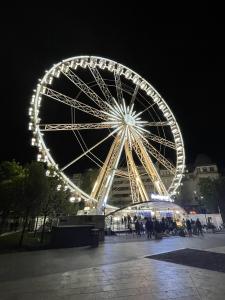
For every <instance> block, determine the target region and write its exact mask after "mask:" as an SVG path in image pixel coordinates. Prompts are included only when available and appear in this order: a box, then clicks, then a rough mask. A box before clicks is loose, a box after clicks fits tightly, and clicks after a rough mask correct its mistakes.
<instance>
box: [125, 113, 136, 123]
mask: <svg viewBox="0 0 225 300" xmlns="http://www.w3.org/2000/svg"><path fill="white" fill-rule="evenodd" d="M123 121H124V123H125V124H126V125H129V126H134V125H135V119H134V117H132V116H131V115H130V114H125V115H124V118H123Z"/></svg>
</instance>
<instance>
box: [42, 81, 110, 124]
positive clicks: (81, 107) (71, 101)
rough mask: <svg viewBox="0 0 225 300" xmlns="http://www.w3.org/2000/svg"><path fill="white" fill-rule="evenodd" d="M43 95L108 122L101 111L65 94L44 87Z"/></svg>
mask: <svg viewBox="0 0 225 300" xmlns="http://www.w3.org/2000/svg"><path fill="white" fill-rule="evenodd" d="M41 93H42V94H43V95H45V96H47V97H49V98H52V99H54V100H56V101H59V102H61V103H64V104H66V105H68V106H70V107H74V108H76V109H78V110H80V111H83V112H85V113H87V114H90V115H93V116H95V117H97V118H100V119H103V120H108V117H107V115H106V114H104V112H103V111H100V110H98V109H96V108H94V107H91V106H89V105H87V104H84V103H82V102H80V101H78V100H76V99H73V98H70V97H68V96H66V95H64V94H61V93H59V92H56V91H54V90H52V89H50V88H47V87H44V86H43V87H42V90H41Z"/></svg>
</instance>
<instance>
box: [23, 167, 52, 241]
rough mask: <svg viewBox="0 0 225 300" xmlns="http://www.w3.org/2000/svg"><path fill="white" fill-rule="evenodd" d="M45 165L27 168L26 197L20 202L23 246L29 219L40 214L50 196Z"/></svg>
mask: <svg viewBox="0 0 225 300" xmlns="http://www.w3.org/2000/svg"><path fill="white" fill-rule="evenodd" d="M45 173H46V170H45V166H44V164H43V163H40V162H31V163H30V164H28V165H27V166H26V176H25V180H24V195H23V198H22V199H21V202H20V214H21V216H23V218H24V222H23V229H22V233H21V237H20V241H19V246H22V243H23V238H24V233H25V229H26V227H27V224H28V218H29V217H33V218H34V217H35V216H37V215H38V214H39V213H40V210H41V203H42V202H43V201H45V199H46V197H47V196H48V178H47V177H46V175H45Z"/></svg>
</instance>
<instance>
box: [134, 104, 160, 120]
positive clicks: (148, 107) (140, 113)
mask: <svg viewBox="0 0 225 300" xmlns="http://www.w3.org/2000/svg"><path fill="white" fill-rule="evenodd" d="M154 105H156V102H154V103H152V104H150V105H149V106H147V107H146V108H145V109H144V110H142V111H140V112H139V113H138V114H136V117H139V116H140V115H142V114H143V113H144V112H146V111H147V110H149V109H150V108H152V107H153V106H154Z"/></svg>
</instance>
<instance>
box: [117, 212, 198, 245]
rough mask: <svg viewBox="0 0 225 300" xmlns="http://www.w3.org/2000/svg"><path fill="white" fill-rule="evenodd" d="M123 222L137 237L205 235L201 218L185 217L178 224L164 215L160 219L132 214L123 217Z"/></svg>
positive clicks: (157, 237)
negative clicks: (142, 217) (132, 215)
mask: <svg viewBox="0 0 225 300" xmlns="http://www.w3.org/2000/svg"><path fill="white" fill-rule="evenodd" d="M121 224H122V225H123V226H124V228H125V229H126V230H128V232H130V233H133V234H136V235H137V237H140V236H143V235H146V237H147V238H148V239H151V238H153V237H154V238H156V239H159V238H161V237H162V236H163V235H180V236H189V237H192V236H193V235H201V236H203V225H202V224H201V222H200V220H199V219H197V220H196V221H194V220H192V219H191V220H189V219H186V220H185V219H183V220H182V222H181V224H180V225H179V226H178V225H177V222H176V221H175V220H174V219H173V218H171V217H167V218H164V217H163V218H162V219H161V220H158V219H157V218H151V217H148V218H147V217H145V218H144V219H141V218H140V217H137V216H136V215H135V216H134V217H133V218H132V217H131V216H130V215H127V216H123V217H122V218H121Z"/></svg>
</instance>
